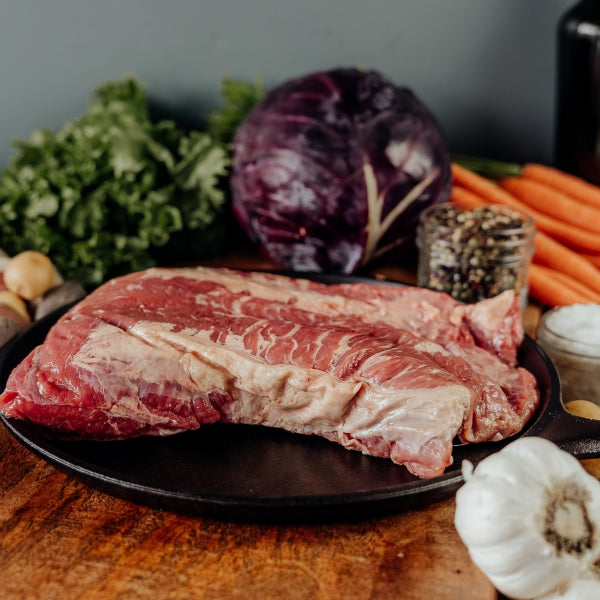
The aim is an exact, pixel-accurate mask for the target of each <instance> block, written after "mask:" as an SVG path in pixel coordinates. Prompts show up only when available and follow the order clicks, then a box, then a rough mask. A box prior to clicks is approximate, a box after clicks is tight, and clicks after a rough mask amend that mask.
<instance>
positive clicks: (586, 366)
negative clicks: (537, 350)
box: [538, 303, 600, 405]
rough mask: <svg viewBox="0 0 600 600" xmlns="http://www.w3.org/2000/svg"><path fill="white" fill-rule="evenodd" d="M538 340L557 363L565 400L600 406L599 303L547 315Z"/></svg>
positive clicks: (558, 309) (575, 305) (564, 309)
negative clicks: (584, 401)
mask: <svg viewBox="0 0 600 600" xmlns="http://www.w3.org/2000/svg"><path fill="white" fill-rule="evenodd" d="M538 342H539V344H540V346H541V347H542V348H543V349H544V350H545V352H546V353H547V354H548V357H549V358H550V359H551V360H552V362H553V363H554V366H555V367H556V371H557V373H558V376H559V379H560V384H561V393H562V399H563V402H570V401H572V400H589V401H591V402H594V403H596V404H598V405H600V304H594V303H590V304H573V305H571V306H563V307H559V308H554V309H552V310H550V311H548V312H546V313H545V314H544V315H542V319H541V322H540V327H539V330H538Z"/></svg>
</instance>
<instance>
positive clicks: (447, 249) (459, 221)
mask: <svg viewBox="0 0 600 600" xmlns="http://www.w3.org/2000/svg"><path fill="white" fill-rule="evenodd" d="M534 235H535V225H534V223H533V220H532V219H531V218H530V217H529V216H527V215H524V214H522V213H520V212H518V211H514V210H510V209H507V208H505V207H502V206H495V205H489V206H485V207H481V208H474V209H471V210H462V209H460V208H458V207H457V206H455V205H454V204H452V203H443V204H436V205H433V206H431V207H429V208H428V209H427V210H425V211H423V213H422V214H421V217H420V222H419V227H418V229H417V246H418V248H419V262H418V270H417V283H418V285H419V286H421V287H426V288H430V289H433V290H437V291H440V292H446V293H448V294H450V295H451V296H452V297H453V298H455V299H456V300H460V301H461V302H467V303H472V302H478V301H479V300H483V299H485V298H490V297H492V296H496V295H498V294H499V293H501V292H503V291H505V290H509V289H513V290H515V292H516V293H517V294H518V295H519V297H520V300H521V306H522V307H523V308H524V307H525V305H526V303H527V294H528V276H529V265H530V264H531V257H532V255H533V250H534V244H533V238H534Z"/></svg>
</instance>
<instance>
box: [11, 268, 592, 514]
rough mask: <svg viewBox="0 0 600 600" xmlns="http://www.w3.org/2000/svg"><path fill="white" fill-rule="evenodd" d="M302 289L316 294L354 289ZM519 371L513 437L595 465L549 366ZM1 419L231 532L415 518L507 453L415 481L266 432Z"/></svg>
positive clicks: (104, 486) (462, 452)
mask: <svg viewBox="0 0 600 600" xmlns="http://www.w3.org/2000/svg"><path fill="white" fill-rule="evenodd" d="M311 278H312V279H317V280H320V281H324V282H326V283H334V282H335V283H337V282H340V281H345V282H348V281H357V280H359V279H358V278H348V277H344V276H329V275H318V276H311ZM362 281H365V279H362ZM368 281H371V282H372V281H373V280H368ZM67 308H68V307H65V308H64V309H61V310H59V311H57V312H55V313H53V314H52V315H49V316H48V317H46V318H45V319H42V320H41V321H38V322H37V323H35V324H34V325H32V326H31V327H30V328H29V329H27V330H26V331H25V332H24V333H23V334H21V335H20V336H19V337H17V338H15V339H14V340H13V341H12V342H9V344H7V345H6V346H5V347H4V348H3V349H2V351H1V352H0V386H1V389H4V386H5V384H6V380H7V378H8V375H9V374H10V372H11V371H12V369H13V368H14V367H15V366H16V365H17V364H18V363H19V362H20V361H21V360H22V359H23V358H24V357H25V356H26V355H27V354H28V353H29V352H30V351H31V350H32V349H33V348H34V347H35V346H37V345H38V344H40V343H42V341H43V340H44V338H45V336H46V334H47V332H48V330H49V328H50V327H51V326H52V325H53V324H54V323H55V322H56V320H57V319H58V318H59V317H60V316H61V315H62V314H63V313H64V312H65V311H66V310H67ZM519 363H520V364H521V365H522V366H523V367H525V368H527V369H528V370H529V371H531V372H532V373H533V374H534V376H535V377H536V379H537V382H538V385H539V388H540V393H541V403H540V406H539V409H538V410H537V412H536V413H535V415H534V416H533V417H532V419H531V420H530V422H529V423H528V424H527V426H526V427H525V428H524V430H523V431H522V432H521V433H520V434H519V435H524V436H541V437H544V438H547V439H549V440H551V441H553V442H555V443H556V444H557V445H558V446H559V447H560V448H562V449H563V450H566V451H567V452H569V453H571V454H573V455H574V456H576V457H577V458H580V459H584V458H595V457H598V456H600V423H599V422H598V421H592V420H589V419H584V418H581V417H576V416H574V415H571V414H570V413H568V412H567V411H566V410H565V409H564V407H563V404H562V402H561V397H560V385H559V381H558V376H557V373H556V371H555V369H554V366H553V365H552V362H551V361H550V359H549V358H548V356H547V355H546V354H545V353H544V352H543V350H542V349H541V348H540V347H539V346H538V345H537V344H536V343H535V342H534V341H533V340H532V339H531V338H529V337H527V336H526V337H525V340H524V342H523V345H522V347H521V350H520V353H519ZM0 418H1V419H2V421H3V422H4V425H5V426H6V427H7V428H8V429H9V431H10V432H11V433H12V434H13V435H14V436H15V437H16V438H17V440H19V441H20V442H21V443H22V444H23V445H24V446H26V447H27V448H29V449H30V450H31V451H33V452H34V453H35V454H37V455H38V456H40V457H41V458H43V459H44V460H46V461H48V462H49V463H51V464H53V465H54V466H56V467H58V468H59V469H61V470H63V471H65V472H67V473H69V474H71V475H73V476H75V477H77V478H79V479H81V480H82V481H84V482H85V483H87V484H89V485H91V486H94V487H96V488H98V489H100V490H102V491H104V492H106V493H109V494H112V495H115V496H119V497H121V498H125V499H127V500H130V501H133V502H137V503H141V504H144V505H148V506H154V507H159V508H162V509H166V510H172V511H177V512H182V513H191V514H194V513H195V514H203V515H207V516H211V517H216V518H222V519H231V520H238V519H239V520H270V521H272V520H276V521H297V520H307V519H308V520H315V519H316V520H332V519H336V520H337V519H350V518H364V517H370V516H374V515H376V514H381V513H384V512H390V511H398V510H402V509H405V508H411V507H415V506H423V505H425V504H428V503H432V502H436V501H438V500H441V499H444V498H447V497H449V496H450V495H452V494H453V493H454V492H455V491H456V490H457V489H458V488H459V487H460V485H462V483H463V479H462V476H461V472H460V466H461V463H462V461H463V460H464V459H467V460H469V461H471V462H472V463H473V464H476V463H478V462H479V461H480V460H482V459H483V458H485V457H486V456H488V455H489V454H492V453H494V452H496V451H498V450H499V449H500V448H501V447H503V446H504V445H506V444H507V443H508V442H509V441H510V440H504V441H503V442H490V443H482V444H457V445H455V447H454V451H453V458H454V463H453V465H451V466H450V467H449V468H448V469H447V470H446V472H445V473H444V474H443V475H442V476H440V477H435V478H433V479H419V478H417V477H415V476H413V475H411V474H410V473H409V472H408V471H407V470H406V469H405V468H404V467H400V466H398V465H395V464H393V463H392V462H391V461H389V460H387V459H381V458H373V457H369V456H363V455H362V454H360V453H358V452H352V451H348V450H345V449H344V448H342V447H341V446H338V445H337V444H334V443H332V442H328V441H326V440H324V439H321V438H319V437H315V436H303V435H297V434H291V433H288V432H286V431H280V430H277V429H271V428H267V427H260V426H245V425H226V424H214V425H207V426H203V427H202V428H200V429H199V430H196V431H191V432H186V433H182V434H177V435H173V436H169V437H148V438H138V439H133V440H124V441H111V442H93V441H61V440H57V439H53V438H52V437H50V436H49V434H48V432H47V431H46V430H45V429H43V428H41V427H37V426H34V425H31V424H28V423H25V422H22V421H19V420H16V419H7V418H5V417H0Z"/></svg>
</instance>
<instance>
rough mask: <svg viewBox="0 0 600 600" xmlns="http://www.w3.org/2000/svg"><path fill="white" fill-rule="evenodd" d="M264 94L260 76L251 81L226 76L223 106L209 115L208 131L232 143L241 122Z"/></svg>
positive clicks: (222, 84) (226, 142) (222, 140)
mask: <svg viewBox="0 0 600 600" xmlns="http://www.w3.org/2000/svg"><path fill="white" fill-rule="evenodd" d="M264 95H265V94H264V90H263V86H262V83H261V81H260V79H258V78H256V79H255V80H254V82H253V83H249V82H246V81H238V80H235V79H231V78H230V77H224V78H223V80H222V82H221V96H222V97H223V101H224V102H223V106H222V107H221V108H220V109H219V110H217V111H215V112H213V113H211V114H210V115H209V116H208V132H209V133H210V134H211V136H212V137H213V138H214V139H215V140H218V141H220V142H221V143H223V144H226V145H230V144H231V143H232V142H233V137H234V135H235V132H236V131H237V128H238V126H239V125H240V123H241V122H242V121H243V120H244V119H245V118H246V117H247V116H248V115H249V114H250V111H251V110H252V109H253V108H254V107H255V106H256V105H257V104H258V103H259V102H260V101H261V100H262V99H263V97H264Z"/></svg>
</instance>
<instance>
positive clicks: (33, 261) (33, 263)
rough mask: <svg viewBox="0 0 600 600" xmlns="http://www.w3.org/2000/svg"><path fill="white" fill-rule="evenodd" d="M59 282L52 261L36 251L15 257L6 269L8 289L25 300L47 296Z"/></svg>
mask: <svg viewBox="0 0 600 600" xmlns="http://www.w3.org/2000/svg"><path fill="white" fill-rule="evenodd" d="M59 282H60V276H59V274H58V272H57V271H56V268H55V267H54V264H53V263H52V261H51V260H50V259H49V258H48V257H47V256H46V255H45V254H43V253H42V252H37V251H35V250H26V251H25V252H21V253H20V254H17V255H16V256H13V258H11V260H10V261H9V263H8V264H7V265H6V268H5V269H4V285H5V286H6V288H7V289H8V290H9V291H11V292H13V293H14V294H16V295H17V296H20V297H21V298H23V299H25V300H33V299H34V298H37V297H38V296H41V295H43V294H45V293H46V292H47V291H48V290H49V289H50V288H52V287H54V286H55V285H57V284H58V283H59Z"/></svg>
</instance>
